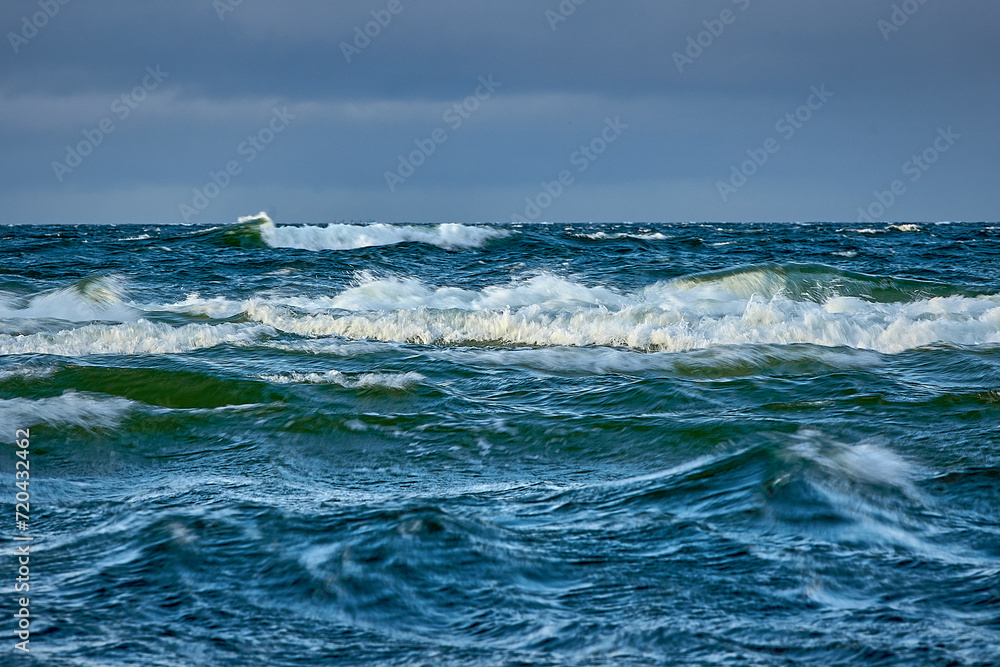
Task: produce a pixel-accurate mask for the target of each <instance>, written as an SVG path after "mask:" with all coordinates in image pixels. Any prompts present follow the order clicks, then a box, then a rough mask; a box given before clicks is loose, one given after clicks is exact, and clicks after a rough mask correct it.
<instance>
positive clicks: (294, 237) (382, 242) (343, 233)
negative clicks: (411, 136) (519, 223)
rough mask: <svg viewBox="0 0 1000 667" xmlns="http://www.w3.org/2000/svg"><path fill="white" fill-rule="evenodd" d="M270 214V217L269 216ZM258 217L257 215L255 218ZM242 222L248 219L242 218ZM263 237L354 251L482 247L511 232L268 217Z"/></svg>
mask: <svg viewBox="0 0 1000 667" xmlns="http://www.w3.org/2000/svg"><path fill="white" fill-rule="evenodd" d="M265 217H266V216H265ZM252 219H257V217H255V218H252ZM240 220H241V221H243V220H244V219H243V218H241V219H240ZM260 234H261V238H262V239H263V240H264V243H266V244H267V245H269V246H271V247H272V248H296V249H299V250H353V249H356V248H370V247H375V246H388V245H395V244H397V243H407V242H418V243H428V244H430V245H435V246H438V247H441V248H479V247H481V246H483V245H484V244H485V243H486V242H487V241H490V240H492V239H498V238H502V237H505V236H507V235H508V234H509V232H507V231H505V230H502V229H494V228H490V227H475V226H469V225H460V224H457V223H445V224H440V225H387V224H383V223H374V224H369V225H345V224H334V223H331V224H329V225H327V226H325V227H319V226H316V225H304V226H294V225H282V226H280V227H279V226H278V225H275V224H274V223H273V222H272V221H271V220H270V219H265V220H264V222H262V223H261V226H260Z"/></svg>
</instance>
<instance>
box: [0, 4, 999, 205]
mask: <svg viewBox="0 0 1000 667" xmlns="http://www.w3.org/2000/svg"><path fill="white" fill-rule="evenodd" d="M0 27H2V29H3V32H4V34H5V39H4V43H3V44H2V45H0V52H2V53H0V121H2V122H0V147H2V158H3V159H2V160H0V207H2V208H3V209H4V211H5V213H6V215H5V218H6V220H7V221H9V222H26V223H47V222H117V223H125V222H157V223H169V222H184V221H188V222H228V221H233V220H235V218H236V217H237V216H240V215H247V214H252V213H256V212H257V211H259V210H266V211H268V212H269V213H271V214H272V217H274V218H275V219H276V220H277V221H279V222H314V223H325V222H332V221H342V220H356V221H359V220H366V221H367V220H377V221H384V222H396V221H414V222H442V221H458V222H476V221H509V220H511V219H512V218H514V217H517V218H520V219H526V220H546V221H559V222H562V221H567V222H568V221H621V220H626V221H701V220H709V221H750V220H754V221H756V220H774V221H791V220H801V221H819V220H835V221H852V222H853V221H856V220H858V219H859V218H861V217H862V214H863V212H864V214H865V215H870V216H871V217H872V218H873V219H875V220H892V221H923V220H930V221H934V220H976V221H979V220H997V219H998V218H1000V182H998V181H1000V177H998V176H1000V168H998V159H1000V129H998V128H1000V125H998V115H1000V114H998V111H1000V77H998V66H1000V3H998V2H996V0H771V1H767V0H704V1H698V2H696V1H694V0H615V1H614V2H612V1H611V0H563V1H562V2H561V3H560V1H559V0H496V1H493V2H487V1H476V0H439V1H437V2H429V1H426V0H425V1H422V2H421V1H419V0H375V1H372V2H368V1H361V0H358V1H341V2H333V1H328V2H323V1H320V0H285V1H283V2H277V1H275V0H242V1H240V0H215V1H214V2H213V0H171V1H170V2H155V3H154V2H137V1H135V0H3V2H2V3H0ZM366 33H367V34H366ZM484 82H485V83H484ZM477 95H478V97H477ZM456 105H459V106H458V107H456ZM788 114H791V116H790V117H789V116H787V115H788ZM915 157H916V160H914V158H915ZM401 159H402V162H401ZM227 169H228V171H227ZM213 175H214V181H215V182H213ZM560 180H561V182H560ZM543 184H544V185H543ZM859 209H861V210H860V211H859Z"/></svg>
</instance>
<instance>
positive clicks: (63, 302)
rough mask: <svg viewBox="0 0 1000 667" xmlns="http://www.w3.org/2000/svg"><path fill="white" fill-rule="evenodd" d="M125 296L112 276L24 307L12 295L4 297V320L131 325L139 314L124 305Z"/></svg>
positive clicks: (1, 315)
mask: <svg viewBox="0 0 1000 667" xmlns="http://www.w3.org/2000/svg"><path fill="white" fill-rule="evenodd" d="M124 293H125V289H124V286H123V284H122V282H121V281H120V280H119V279H118V278H115V277H110V276H109V277H101V278H96V279H93V280H90V281H88V282H86V283H83V284H81V285H74V286H72V287H67V288H64V289H59V290H54V291H51V292H45V293H42V294H37V295H35V296H33V297H31V298H30V299H28V301H27V302H26V303H23V304H18V303H17V301H16V299H15V298H14V297H12V296H11V295H4V296H2V297H0V318H3V319H5V320H14V319H18V320H39V319H48V320H63V321H67V322H91V321H94V320H102V321H110V322H128V321H131V320H134V319H136V317H137V316H138V313H137V311H136V310H135V309H134V308H132V307H131V306H129V305H127V304H126V303H125V302H124V298H123V297H124Z"/></svg>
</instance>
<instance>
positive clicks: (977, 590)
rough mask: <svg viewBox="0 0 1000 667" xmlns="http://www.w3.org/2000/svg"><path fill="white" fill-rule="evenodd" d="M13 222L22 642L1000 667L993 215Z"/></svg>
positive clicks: (6, 418) (998, 365)
mask: <svg viewBox="0 0 1000 667" xmlns="http://www.w3.org/2000/svg"><path fill="white" fill-rule="evenodd" d="M0 237H2V238H0V424H2V433H3V437H4V440H5V441H6V442H7V444H6V445H5V446H4V447H3V450H2V451H4V452H6V453H5V454H3V455H2V456H0V479H2V480H3V482H2V490H0V494H2V498H3V507H4V516H5V518H4V519H3V525H2V527H0V534H3V535H4V536H5V543H6V544H7V546H6V547H5V551H6V554H5V555H4V557H3V559H0V579H2V580H3V582H4V583H3V584H2V591H3V593H2V594H0V617H2V618H5V619H7V620H6V621H4V622H3V624H2V625H3V628H4V629H3V631H2V633H0V634H2V636H4V637H5V639H4V641H5V642H6V643H7V644H8V645H7V646H4V647H3V653H2V654H3V656H4V657H3V658H0V663H2V664H18V665H20V664H26V665H27V664H31V665H46V666H48V665H57V666H58V665H101V666H104V665H143V666H147V665H164V666H171V667H173V666H176V665H366V666H367V665H434V666H436V667H437V666H444V665H553V666H556V665H559V666H562V665H664V664H689V665H698V664H704V665H709V664H745V665H790V664H817V665H860V664H875V665H989V664H998V663H1000V521H998V517H1000V460H998V454H1000V263H998V261H997V260H998V258H1000V226H997V225H991V224H989V223H984V224H958V223H955V224H919V225H915V224H911V225H884V224H878V225H870V226H869V225H858V224H853V223H830V224H826V223H823V224H786V225H768V224H642V225H639V224H625V223H623V224H603V225H594V224H573V225H561V224H560V225H523V226H522V225H489V224H481V225H458V224H442V225H427V226H424V225H380V224H369V225H338V224H332V225H328V226H303V225H299V226H291V225H275V224H274V223H272V222H271V221H270V220H268V219H266V218H265V217H256V218H254V219H247V220H243V221H241V222H240V223H238V224H233V225H228V226H216V227H210V226H188V227H182V226H166V225H165V226H153V225H142V226H77V225H64V226H45V227H18V226H7V227H2V228H0ZM16 429H29V430H30V447H29V448H28V449H27V450H25V451H27V452H28V453H27V454H26V455H25V456H27V457H29V459H30V489H29V490H30V520H29V522H28V524H27V526H26V527H24V528H21V529H18V528H16V527H15V517H14V513H15V494H16V493H17V491H18V489H17V488H15V479H16V478H15V464H16V462H17V461H19V460H20V459H19V458H18V457H17V455H16V454H17V451H18V448H17V446H16V445H15V437H14V434H15V430H16ZM13 536H20V537H31V538H32V540H31V541H30V542H14V541H13V540H11V539H9V538H10V537H13ZM21 544H30V554H31V558H30V571H31V574H30V613H31V623H30V632H31V634H30V649H31V650H30V653H25V652H24V651H20V650H16V649H15V648H14V644H15V642H17V641H18V638H17V637H16V636H15V634H14V633H15V630H16V619H14V617H13V615H14V614H15V613H16V612H17V610H18V609H19V607H20V603H19V601H18V598H19V596H20V595H21V594H17V593H14V592H13V583H14V580H15V577H16V576H17V563H16V559H15V557H14V556H13V555H12V553H13V549H14V548H15V547H16V546H19V545H21Z"/></svg>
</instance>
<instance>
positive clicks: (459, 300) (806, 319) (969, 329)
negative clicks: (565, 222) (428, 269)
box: [185, 271, 1000, 353]
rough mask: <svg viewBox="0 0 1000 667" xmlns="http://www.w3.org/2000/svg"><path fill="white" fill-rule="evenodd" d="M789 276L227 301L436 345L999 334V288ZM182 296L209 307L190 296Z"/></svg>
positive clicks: (311, 329)
mask: <svg viewBox="0 0 1000 667" xmlns="http://www.w3.org/2000/svg"><path fill="white" fill-rule="evenodd" d="M782 280H783V279H779V278H775V277H773V276H768V275H766V274H762V275H759V274H758V273H756V272H754V271H749V272H748V273H747V275H746V276H745V280H744V279H741V278H740V277H738V276H717V277H715V278H712V279H707V280H692V279H682V280H673V281H661V282H658V283H655V284H653V285H650V286H648V287H645V288H642V289H639V290H635V291H631V292H624V291H618V290H615V289H612V288H608V287H601V286H586V285H583V284H581V283H579V282H576V281H572V280H569V279H565V278H560V277H557V276H553V275H548V274H546V275H541V276H535V277H533V278H530V279H528V280H523V281H515V282H512V283H509V284H506V285H495V286H490V287H486V288H485V289H482V290H467V289H462V288H457V287H435V286H431V285H427V284H425V283H423V282H421V281H419V280H416V279H411V278H402V279H400V278H391V279H374V278H372V279H369V280H367V281H365V282H363V283H362V284H359V285H356V286H354V287H351V288H348V289H345V290H343V291H341V292H340V293H339V294H335V295H332V296H320V297H306V296H303V297H276V298H253V299H248V300H245V301H242V302H226V304H225V310H228V311H230V312H233V311H240V312H242V314H243V315H244V316H245V317H247V318H248V319H251V320H254V321H257V322H260V323H262V324H265V325H268V326H271V327H274V328H275V329H277V330H280V331H284V332H288V333H293V334H299V335H302V336H308V337H325V336H338V337H342V338H346V339H368V340H376V341H386V342H399V343H421V344H428V345H430V344H445V345H454V344H476V345H482V344H490V345H501V344H502V345H511V344H513V345H528V346H539V347H548V346H591V345H600V346H614V347H625V348H633V349H636V350H644V351H668V352H670V351H680V350H692V349H698V348H712V347H719V346H726V345H745V344H753V345H768V344H779V345H784V344H794V343H809V344H814V345H822V346H829V347H836V346H844V347H851V348H858V349H867V350H875V351H879V352H887V353H895V352H901V351H903V350H908V349H913V348H916V347H922V346H926V345H932V344H935V343H946V344H955V345H984V344H996V343H1000V295H979V296H964V295H952V296H936V297H931V298H920V297H919V295H915V296H914V297H913V299H912V300H904V299H902V298H900V297H899V296H898V295H896V294H895V292H894V291H893V292H892V293H891V294H890V296H891V298H892V299H893V300H890V301H886V302H882V301H874V300H870V299H868V298H862V297H861V296H839V295H836V294H835V293H834V294H833V295H832V296H821V297H815V298H814V297H812V295H810V294H809V293H808V290H805V291H804V293H802V294H794V295H790V294H788V292H787V290H785V289H782V287H781V285H782V284H783V282H782ZM893 289H894V290H895V291H898V289H896V288H893ZM185 305H186V307H188V308H192V309H195V310H197V309H199V308H200V307H201V306H200V304H198V303H197V302H196V301H192V300H191V299H189V300H188V302H186V303H185ZM213 306H214V308H217V309H219V310H222V309H223V303H215V304H213Z"/></svg>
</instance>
